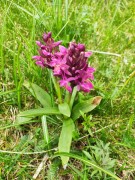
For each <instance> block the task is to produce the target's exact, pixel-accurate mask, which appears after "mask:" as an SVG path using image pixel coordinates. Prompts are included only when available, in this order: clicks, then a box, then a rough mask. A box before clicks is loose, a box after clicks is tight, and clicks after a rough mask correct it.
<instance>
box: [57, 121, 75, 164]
mask: <svg viewBox="0 0 135 180" xmlns="http://www.w3.org/2000/svg"><path fill="white" fill-rule="evenodd" d="M73 131H74V122H73V120H72V119H71V118H69V119H66V120H64V121H63V126H62V130H61V134H60V138H59V144H58V149H59V152H70V146H71V142H72V134H73ZM61 160H62V165H63V167H64V168H66V166H67V163H68V160H69V157H65V156H61Z"/></svg>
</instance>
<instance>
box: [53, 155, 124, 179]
mask: <svg viewBox="0 0 135 180" xmlns="http://www.w3.org/2000/svg"><path fill="white" fill-rule="evenodd" d="M57 156H61V157H63V156H65V157H68V158H69V157H71V158H75V159H77V160H79V161H82V162H83V163H85V164H86V165H88V166H91V167H93V168H95V169H97V170H99V171H102V172H104V173H105V174H108V175H109V176H111V177H113V178H114V179H116V180H121V179H120V178H119V177H117V176H116V175H115V174H113V173H112V172H110V171H108V170H106V169H103V168H102V167H100V166H98V165H97V164H95V163H93V162H92V161H90V160H88V159H86V158H84V157H81V156H78V155H76V154H72V153H66V152H60V153H56V154H55V155H54V157H57Z"/></svg>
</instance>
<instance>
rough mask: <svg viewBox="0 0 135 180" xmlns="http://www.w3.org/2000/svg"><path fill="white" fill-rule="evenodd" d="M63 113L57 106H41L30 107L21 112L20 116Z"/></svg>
mask: <svg viewBox="0 0 135 180" xmlns="http://www.w3.org/2000/svg"><path fill="white" fill-rule="evenodd" d="M55 114H61V113H60V112H59V110H58V108H56V107H46V108H39V109H30V110H27V111H23V112H20V114H18V116H21V117H35V116H42V115H55Z"/></svg>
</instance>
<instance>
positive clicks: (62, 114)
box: [18, 32, 101, 168]
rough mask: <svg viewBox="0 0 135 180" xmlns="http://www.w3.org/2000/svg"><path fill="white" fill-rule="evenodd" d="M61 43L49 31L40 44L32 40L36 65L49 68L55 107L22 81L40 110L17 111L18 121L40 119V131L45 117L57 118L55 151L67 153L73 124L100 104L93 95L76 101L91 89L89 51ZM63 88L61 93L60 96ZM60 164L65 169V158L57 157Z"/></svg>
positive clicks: (83, 47)
mask: <svg viewBox="0 0 135 180" xmlns="http://www.w3.org/2000/svg"><path fill="white" fill-rule="evenodd" d="M61 43H62V42H61V41H58V42H55V41H54V39H53V38H52V34H51V32H49V33H45V34H43V42H40V41H36V44H37V45H38V47H39V55H36V56H33V59H34V61H35V63H36V65H38V66H40V67H41V68H47V69H49V72H50V74H51V79H52V82H53V84H54V89H55V91H56V95H57V97H56V98H55V99H56V102H55V104H53V103H52V101H51V96H50V94H49V93H47V92H46V91H44V90H43V89H42V88H40V87H39V86H37V85H36V84H34V83H29V82H25V83H24V86H25V87H26V88H27V89H28V90H29V91H30V92H31V93H32V95H33V96H35V97H36V98H37V99H38V100H39V101H40V102H41V104H42V106H43V108H38V109H31V110H27V111H24V112H21V113H20V114H19V115H18V121H20V122H23V121H30V120H31V119H32V118H34V117H36V116H41V119H42V123H43V128H46V127H45V126H46V116H47V115H56V117H57V116H58V115H59V118H61V121H62V123H63V125H62V130H61V133H60V137H59V144H58V151H59V152H67V153H69V152H70V147H71V142H72V136H73V132H74V131H75V121H76V120H77V119H78V118H80V117H81V115H82V113H83V114H84V113H88V112H90V111H91V110H93V109H94V108H95V107H96V106H97V105H99V103H100V101H101V97H100V96H96V97H93V98H90V99H87V100H83V101H81V102H79V100H78V93H79V91H82V92H84V93H89V92H90V91H91V90H92V89H93V88H94V87H93V84H92V82H91V81H92V80H93V79H94V76H93V73H94V72H95V69H94V68H93V67H91V66H90V65H89V63H88V58H89V57H90V56H91V55H92V52H86V51H85V45H84V44H80V43H78V44H77V43H75V42H70V43H69V47H68V48H66V47H64V46H62V45H61ZM61 88H63V89H65V94H64V95H63V94H62V93H61ZM61 160H62V165H63V167H64V168H66V166H67V163H68V160H69V157H67V156H61Z"/></svg>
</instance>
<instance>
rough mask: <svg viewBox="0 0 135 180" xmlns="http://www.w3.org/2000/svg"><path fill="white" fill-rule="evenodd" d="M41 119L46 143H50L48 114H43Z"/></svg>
mask: <svg viewBox="0 0 135 180" xmlns="http://www.w3.org/2000/svg"><path fill="white" fill-rule="evenodd" d="M41 120H42V128H43V135H44V140H45V143H46V144H48V143H49V134H48V128H47V120H46V116H45V115H43V116H42V117H41Z"/></svg>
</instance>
